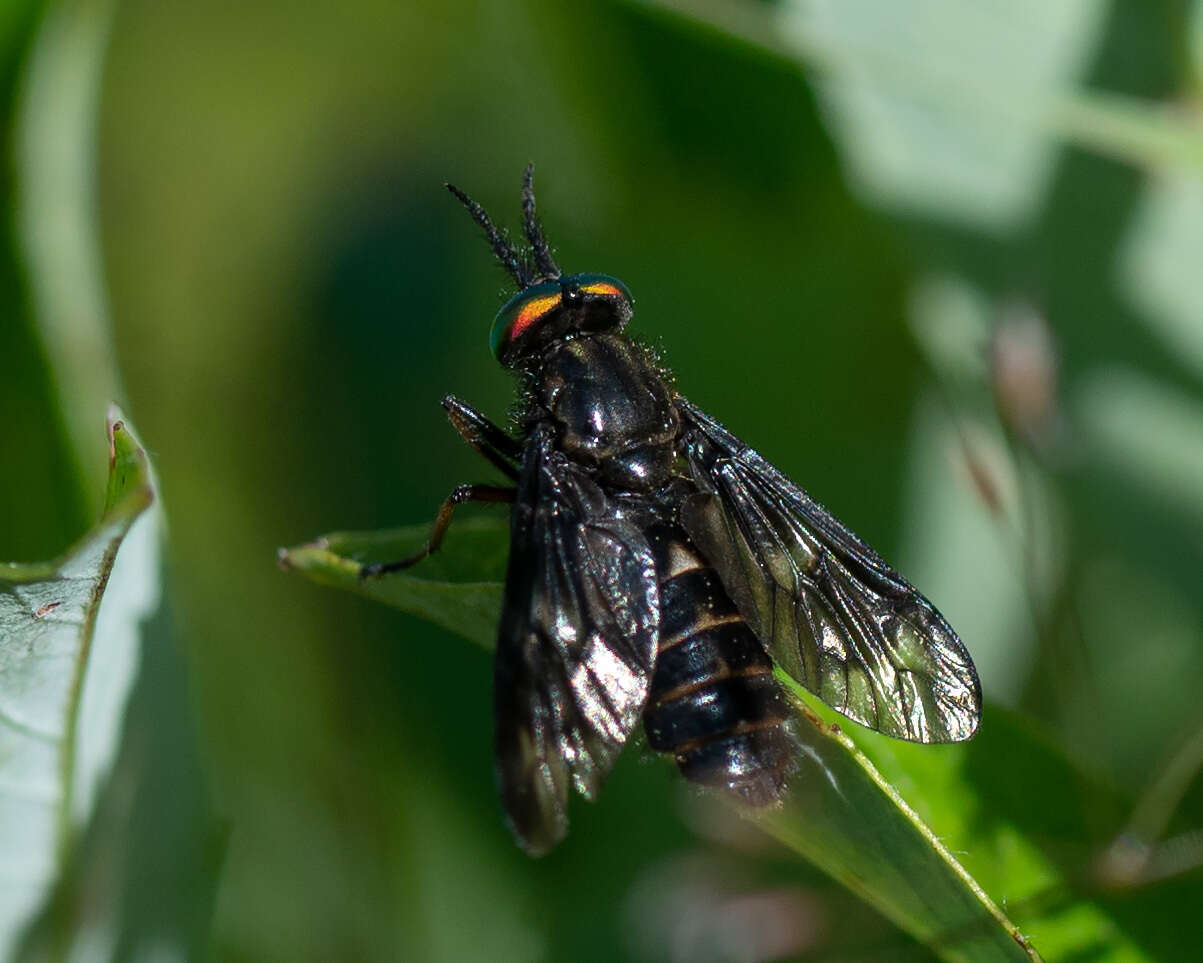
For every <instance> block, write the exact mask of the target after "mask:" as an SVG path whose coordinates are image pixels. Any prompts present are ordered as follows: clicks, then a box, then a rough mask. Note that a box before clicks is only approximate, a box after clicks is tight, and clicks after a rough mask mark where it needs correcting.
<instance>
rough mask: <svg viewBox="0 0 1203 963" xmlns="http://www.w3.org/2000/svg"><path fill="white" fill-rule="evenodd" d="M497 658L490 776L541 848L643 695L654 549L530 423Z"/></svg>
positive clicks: (522, 833)
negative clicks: (494, 762) (571, 795)
mask: <svg viewBox="0 0 1203 963" xmlns="http://www.w3.org/2000/svg"><path fill="white" fill-rule="evenodd" d="M511 526H512V531H511V543H510V559H509V568H508V571H507V574H506V585H505V601H504V604H503V607H502V615H501V626H500V629H499V633H498V638H497V656H496V661H495V663H494V666H495V668H494V705H495V714H496V726H497V733H496V754H497V774H498V780H499V782H500V786H501V795H502V799H503V801H504V803H505V809H506V813H507V816H508V818H509V822H510V826H511V828H512V829H513V831H514V835H515V836H516V837H517V839H518V841H519V842H520V843H521V844H522V846H523V847H524V848H525V849H526V850H528V851H529V852H531V853H534V854H539V853H543V852H546V851H547V850H549V849H550V848H551V847H552V846H554V845H555V844H556V843H557V842H559V840H560V839H562V838H563V836H564V834H565V832H566V831H567V828H568V818H567V806H568V785H569V783H570V782H571V783H572V784H574V785H575V786H576V788H577V790H578V791H579V792H581V793H582V794H583V795H585V796H586V797H588V798H593V796H594V795H595V793H596V792H597V790H598V788H599V787H600V785H601V782H602V780H603V778H604V777H605V775H606V773H608V772H609V770H610V767H611V766H612V765H613V763H614V759H615V757H616V756H617V755H618V752H619V750H620V749H621V748H622V745H623V743H624V742H625V741H626V739H627V736H628V735H630V732H631V730H632V729H633V728H634V726H635V724H636V722H638V720H639V716H640V713H641V712H642V710H643V704H644V702H645V701H646V700H647V691H648V682H649V679H650V676H651V671H652V664H653V662H654V660H655V654H656V645H657V641H658V637H659V618H660V615H659V612H660V605H659V585H658V583H657V581H656V572H655V563H654V561H653V557H652V552H651V549H650V548H649V547H648V544H647V541H646V540H645V539H644V537H643V535H642V533H641V532H640V531H639V530H638V529H637V528H636V527H635V526H634V525H632V524H631V523H630V522H629V521H626V520H624V519H623V518H622V517H621V516H620V514H619V513H618V512H617V511H616V509H615V506H614V505H613V503H612V502H610V501H609V500H608V499H607V498H606V496H605V494H604V493H603V492H602V491H601V489H600V488H598V487H597V485H596V484H594V483H593V481H592V480H591V479H590V478H589V477H588V476H587V475H586V474H584V472H582V471H581V470H580V469H579V468H577V467H576V466H574V465H573V464H572V463H571V462H569V461H567V460H566V459H565V458H564V457H563V455H561V454H560V453H559V452H557V451H555V450H554V448H553V446H552V444H551V437H550V432H549V431H547V430H546V429H542V428H538V429H536V430H535V432H534V434H533V435H532V436H531V438H530V439H529V440H528V442H527V447H526V450H525V453H524V455H523V464H522V474H521V477H520V479H519V485H518V496H517V501H516V503H515V506H514V513H513V520H512V523H511Z"/></svg>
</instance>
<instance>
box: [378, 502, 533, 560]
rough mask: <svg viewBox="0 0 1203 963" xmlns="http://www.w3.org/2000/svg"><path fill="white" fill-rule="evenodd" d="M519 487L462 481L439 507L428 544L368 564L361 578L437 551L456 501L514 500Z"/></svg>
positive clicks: (453, 511)
mask: <svg viewBox="0 0 1203 963" xmlns="http://www.w3.org/2000/svg"><path fill="white" fill-rule="evenodd" d="M517 491H518V490H517V489H516V488H504V487H501V486H499V485H460V486H459V487H458V488H456V489H455V491H453V492H452V493H451V494H450V495H448V496H447V498H446V499H444V501H443V504H442V506H441V507H440V508H439V513H438V515H436V516H435V519H434V527H433V528H431V530H430V537H429V538H428V539H427V540H426V544H425V545H424V546H422V548H421V550H420V551H417V552H415V553H414V554H413V555H410V556H409V557H408V558H402V559H398V560H397V561H395V562H377V563H376V564H374V565H364V566H363V567H362V568H360V570H359V577H360V579H369V578H377V577H378V576H381V575H387V574H389V573H390V572H399V571H401V570H402V569H406V568H409V567H410V566H411V565H416V564H417V563H418V562H420V561H422V559H424V558H425V557H426V556H427V555H432V554H434V553H435V552H437V551H438V550H439V546H440V545H442V544H443V536H444V535H446V534H447V529H448V528H450V527H451V518H452V516H453V515H454V514H455V506H456V505H462V504H463V503H464V502H494V503H496V502H510V503H512V502H513V501H514V497H515V495H516V494H517Z"/></svg>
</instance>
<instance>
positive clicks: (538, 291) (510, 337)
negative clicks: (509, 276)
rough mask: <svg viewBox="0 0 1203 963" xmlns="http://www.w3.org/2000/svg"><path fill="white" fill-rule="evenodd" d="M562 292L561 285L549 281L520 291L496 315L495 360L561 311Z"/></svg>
mask: <svg viewBox="0 0 1203 963" xmlns="http://www.w3.org/2000/svg"><path fill="white" fill-rule="evenodd" d="M561 298H562V290H561V288H560V285H559V283H558V282H554V281H546V282H544V283H543V284H536V285H535V286H534V287H531V288H527V289H526V290H525V291H520V292H519V293H518V294H516V295H515V296H514V297H512V298H511V299H510V300H509V301H508V302H507V303H506V305H505V306H504V307H503V308H502V309H501V310H500V311H498V312H497V317H496V318H495V319H494V321H493V330H492V331H491V332H490V333H489V347H490V348H491V349H492V351H493V355H494V357H496V358H498V359H499V360H500V359H501V357H502V355H503V354H504V353H505V352H506V351H507V350H508V349H509V347H510V345H512V344H513V343H514V342H515V341H517V340H518V339H519V338H521V337H522V336H523V335H524V334H526V333H527V332H528V331H530V330H531V328H533V327H534V326H535V325H536V324H538V322H539V321H540V320H542V319H543V318H545V317H546V316H547V315H548V314H550V313H551V312H553V311H555V310H556V309H558V308H559V307H560V304H561Z"/></svg>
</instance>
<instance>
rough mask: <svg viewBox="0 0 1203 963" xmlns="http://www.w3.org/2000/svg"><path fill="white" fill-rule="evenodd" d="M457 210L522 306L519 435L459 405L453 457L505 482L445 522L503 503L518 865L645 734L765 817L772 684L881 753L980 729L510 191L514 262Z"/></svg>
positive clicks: (857, 580)
mask: <svg viewBox="0 0 1203 963" xmlns="http://www.w3.org/2000/svg"><path fill="white" fill-rule="evenodd" d="M447 186H448V188H449V189H450V191H451V192H452V193H453V194H454V195H455V196H456V197H457V198H458V199H459V200H460V202H461V203H462V204H463V205H464V207H466V208H467V210H468V212H469V213H470V214H471V215H472V218H473V219H474V220H475V221H476V223H477V224H478V225H479V226H480V227H481V228H482V229H483V230H484V232H485V235H486V236H487V237H488V239H489V243H490V245H491V246H492V249H493V253H494V255H495V256H496V257H497V259H498V260H499V261H500V262H501V263H502V265H503V266H504V267H505V269H506V270H507V272H508V273H509V274H510V276H511V277H512V278H513V280H514V282H515V284H516V285H517V287H518V293H517V294H515V295H514V297H513V298H511V299H510V301H509V302H508V303H507V304H505V306H504V307H502V309H501V310H500V312H498V314H497V317H496V319H495V320H494V322H493V328H492V332H491V334H490V342H489V343H490V346H491V348H492V351H493V354H494V356H495V357H496V358H497V360H498V361H499V362H500V363H501V364H502V365H503V366H505V367H506V368H509V369H511V370H512V371H514V372H515V373H516V374H517V376H518V378H519V380H520V383H521V398H522V402H521V404H522V410H521V414H520V416H519V423H518V431H517V435H518V437H514V436H513V435H511V434H510V433H509V432H507V431H505V430H503V429H502V428H500V427H498V426H497V425H495V424H493V423H492V422H491V421H489V420H488V419H487V418H486V417H485V416H484V415H482V414H481V413H480V412H478V411H476V410H475V409H473V408H471V407H470V406H468V405H467V404H465V403H464V402H462V401H460V400H459V399H457V398H454V397H450V396H449V397H447V398H446V399H444V401H443V407H444V408H445V409H446V411H447V414H448V416H449V418H450V420H451V424H452V426H453V427H454V428H455V429H456V431H458V432H459V434H460V435H461V436H462V437H463V439H464V440H465V441H466V442H467V443H468V444H469V445H471V446H472V447H473V448H474V449H476V450H477V451H478V452H480V454H481V455H483V456H484V457H485V458H486V459H487V460H488V461H489V462H491V463H492V464H493V465H494V466H495V467H496V468H498V469H499V470H500V471H501V472H502V473H503V474H504V475H506V476H507V477H508V478H509V480H510V482H511V484H510V485H506V486H497V485H461V486H460V487H458V488H456V489H455V490H454V491H453V492H452V493H451V495H450V496H449V497H448V498H447V499H446V501H444V502H443V505H442V507H441V508H440V510H439V513H438V516H437V518H436V519H435V522H434V526H433V529H432V531H431V534H430V538H429V540H428V542H427V544H426V546H425V547H424V548H423V549H422V550H421V551H420V552H418V553H417V554H415V555H413V556H411V557H410V558H406V559H402V560H400V561H396V562H389V563H385V564H380V565H371V566H365V567H364V569H363V572H362V574H363V576H364V577H373V576H379V575H383V574H386V573H388V572H394V571H398V570H401V569H404V568H408V567H409V566H411V565H414V564H415V563H417V562H419V561H421V560H422V559H423V558H425V557H426V556H427V555H429V554H431V553H432V552H434V551H436V550H437V549H438V548H439V545H440V543H441V542H442V540H443V536H444V535H445V533H446V531H447V528H448V526H449V525H450V524H451V520H452V515H453V513H454V511H455V508H456V506H457V505H460V504H463V503H464V502H468V501H487V502H508V503H510V504H511V505H512V508H511V512H510V526H511V533H510V555H509V563H508V568H507V572H506V581H505V596H504V603H503V606H502V611H501V622H500V626H499V628H498V635H497V652H496V656H495V662H494V687H493V698H494V714H495V721H496V734H495V740H496V741H495V751H496V765H497V777H498V783H499V786H500V791H501V796H502V801H503V803H504V806H505V811H506V816H507V819H508V822H509V824H510V827H511V829H512V830H513V832H514V835H515V837H516V838H517V840H518V842H519V843H520V844H521V845H522V847H523V848H524V849H526V850H527V851H528V852H530V853H532V854H540V853H544V852H546V851H548V850H549V849H551V848H552V847H553V846H554V845H555V844H556V843H558V842H559V841H560V840H561V839H562V838H563V837H564V834H565V833H566V832H567V829H568V816H567V813H568V795H569V789H570V787H574V788H575V789H576V790H577V791H578V792H579V793H581V794H582V795H584V796H586V797H587V798H590V799H592V798H594V797H595V796H596V795H597V793H598V791H599V789H600V787H601V783H602V780H603V779H604V777H605V776H606V774H607V773H608V772H609V770H610V769H611V767H612V766H613V764H614V760H615V758H616V757H617V755H618V753H619V751H620V750H621V749H622V747H623V744H624V743H625V742H626V740H627V739H628V738H629V737H630V735H631V733H632V732H633V731H634V729H635V727H636V725H638V724H639V722H640V720H641V719H642V722H643V727H644V730H645V732H646V733H647V738H648V743H649V744H650V745H651V747H652V748H653V749H655V750H657V751H659V752H663V753H666V754H669V755H671V756H672V757H673V758H674V759H675V761H676V763H677V765H678V767H679V768H680V770H681V772H682V773H683V775H684V776H685V777H686V778H687V779H689V780H691V781H693V782H695V783H698V784H701V785H703V786H707V787H710V788H712V789H714V790H717V791H719V792H723V793H727V794H730V795H733V796H734V797H736V798H738V799H740V800H742V801H743V802H745V803H746V804H748V805H751V806H760V807H762V806H768V805H772V804H773V803H775V802H777V801H779V800H780V799H781V798H782V797H783V795H784V793H785V792H786V788H787V782H788V778H789V776H790V773H791V771H792V769H793V768H794V766H795V763H796V760H797V757H798V748H797V745H796V743H795V741H794V738H793V735H792V733H791V732H790V717H791V712H790V707H789V704H788V701H787V699H786V696H785V693H784V691H783V689H782V687H781V685H780V683H778V681H777V680H776V678H775V677H774V675H773V669H774V667H775V666H779V667H780V668H781V669H783V670H784V671H785V672H786V673H788V674H789V675H790V676H791V677H792V678H793V679H795V680H797V681H798V682H799V683H800V684H801V685H803V686H805V687H806V688H807V689H808V690H810V691H811V692H813V693H814V694H815V695H817V696H818V697H819V698H820V699H822V700H823V701H824V702H826V703H827V704H828V705H829V706H831V707H832V708H833V709H836V710H838V711H839V712H841V713H843V714H844V715H846V716H848V717H849V718H851V719H854V720H856V721H857V722H859V723H861V724H862V725H865V726H868V727H869V728H872V729H876V730H877V731H878V732H882V733H884V734H886V735H888V736H893V737H895V738H898V739H906V740H910V741H912V742H924V743H939V742H958V741H960V740H963V739H968V738H969V737H970V736H972V735H973V733H974V731H975V730H976V729H977V725H978V720H979V718H980V715H981V686H980V683H979V682H978V678H977V673H976V671H975V670H974V667H973V663H972V661H971V659H970V657H969V653H968V652H967V651H966V650H965V647H964V645H963V644H962V643H961V641H960V639H959V638H958V637H957V635H956V633H955V632H953V630H952V629H951V628H950V627H949V625H948V623H947V622H946V621H945V620H944V618H943V617H942V616H941V615H940V613H939V612H937V611H936V609H935V607H934V606H932V604H931V603H930V602H928V601H927V599H926V598H924V597H923V596H922V595H921V594H920V593H919V592H918V591H916V590H915V589H914V588H913V587H912V586H911V585H910V584H909V583H908V582H907V581H906V580H905V579H904V578H903V577H902V576H901V575H899V574H898V573H897V572H895V571H894V570H893V569H892V568H890V567H889V566H888V565H887V564H886V563H885V562H884V561H882V559H881V558H880V556H878V555H877V553H876V552H874V551H873V549H871V548H870V547H869V546H868V545H866V544H865V543H864V542H862V541H861V540H860V539H859V538H858V537H857V536H856V535H854V534H853V533H852V532H851V531H849V530H848V528H847V527H845V526H844V524H843V523H842V522H840V521H839V520H838V519H836V518H835V517H834V516H833V515H831V514H830V513H829V512H828V511H827V510H826V509H824V508H823V507H822V506H821V505H820V504H819V503H818V502H816V501H815V500H814V499H813V498H811V497H810V495H808V494H807V493H806V492H805V491H803V490H802V489H801V488H799V487H798V486H797V485H795V484H794V483H793V482H792V481H790V480H789V479H788V478H787V477H786V476H785V475H783V474H782V473H781V472H780V471H778V470H777V469H776V468H774V467H773V466H772V465H771V464H769V463H768V462H767V461H765V460H764V458H762V457H761V456H760V455H758V454H757V453H756V452H755V451H753V450H752V449H750V448H749V447H748V446H747V445H745V444H744V443H743V442H741V441H740V440H739V439H738V438H736V437H735V436H734V435H732V434H731V433H730V432H729V431H727V430H726V429H725V428H724V427H723V426H722V425H721V424H719V423H718V422H717V421H715V420H714V419H713V418H711V417H710V416H709V415H708V414H706V413H705V412H704V411H702V410H701V409H700V408H698V407H697V406H696V405H694V404H693V403H692V402H690V401H688V400H687V399H686V398H684V397H683V396H682V395H680V394H678V393H677V391H676V389H675V387H674V386H673V382H672V381H671V380H670V378H669V376H668V374H667V372H666V371H665V369H664V368H663V366H662V365H661V364H660V362H659V361H658V359H657V358H656V357H655V356H654V355H653V353H652V352H651V351H650V350H649V349H648V348H646V347H644V346H643V345H642V344H640V343H639V342H637V341H635V340H634V339H632V338H630V337H628V336H627V335H625V334H624V333H623V329H624V328H625V327H626V324H627V322H628V321H630V319H631V315H632V305H633V301H632V298H631V294H630V292H629V291H628V290H627V287H626V285H624V284H623V283H622V282H621V281H619V280H618V279H617V278H614V277H610V276H608V275H605V274H570V275H566V274H564V273H563V272H562V271H561V270H560V268H559V266H558V265H557V264H556V262H555V260H554V259H553V257H552V253H551V249H550V247H549V245H548V243H547V241H546V239H545V238H544V236H543V231H542V228H541V227H540V225H539V221H538V219H537V217H536V214H535V196H534V189H533V184H532V169H531V168H530V167H528V168H527V170H526V176H525V179H524V183H523V190H522V209H523V227H524V233H525V236H526V241H527V244H528V247H527V248H526V249H523V250H519V249H518V248H516V247H515V246H514V245H513V244H512V243H511V242H510V241H509V240H508V238H507V237H506V236H505V235H504V234H503V233H502V232H501V231H499V230H498V229H497V227H495V226H494V224H493V222H492V220H490V218H489V216H488V215H487V214H486V213H485V211H484V209H483V208H481V206H480V205H479V204H477V203H476V202H475V201H473V200H472V199H471V198H469V197H468V196H467V195H465V194H464V193H463V192H462V191H460V190H458V189H457V188H455V187H452V186H451V185H447Z"/></svg>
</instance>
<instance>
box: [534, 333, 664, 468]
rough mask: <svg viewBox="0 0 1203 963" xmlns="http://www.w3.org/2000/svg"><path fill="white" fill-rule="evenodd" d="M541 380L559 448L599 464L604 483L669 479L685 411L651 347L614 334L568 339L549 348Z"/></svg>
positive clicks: (540, 395) (541, 398)
mask: <svg viewBox="0 0 1203 963" xmlns="http://www.w3.org/2000/svg"><path fill="white" fill-rule="evenodd" d="M537 383H538V385H539V387H538V390H537V403H538V405H539V407H541V408H542V409H543V411H545V412H546V413H547V414H548V415H549V416H550V418H551V419H552V420H553V421H554V422H555V423H556V425H557V427H558V429H559V448H560V450H561V451H563V452H564V454H565V455H567V456H568V457H569V458H571V459H572V460H573V461H575V462H578V463H579V464H582V465H585V466H588V467H593V468H596V469H597V471H598V475H597V478H598V481H599V482H600V483H601V484H602V485H603V487H605V488H607V489H609V490H610V491H613V492H624V491H626V492H639V491H643V492H648V491H654V490H656V489H658V488H660V487H662V486H663V485H664V484H665V483H667V482H668V481H669V480H670V478H671V477H672V474H673V468H674V465H675V462H676V439H677V435H678V433H679V431H680V418H679V416H678V414H677V409H676V406H675V404H674V402H673V392H672V389H671V388H670V387H669V385H668V384H667V383H666V382H665V380H664V377H663V375H662V374H661V372H660V370H659V369H658V368H657V366H656V364H655V361H654V359H653V358H652V357H651V355H650V353H649V352H648V351H647V349H645V348H643V347H642V346H641V345H638V344H635V343H634V342H632V341H630V340H628V339H626V338H623V337H617V336H614V335H594V336H590V337H581V338H574V339H572V340H570V341H564V342H561V343H560V344H558V345H556V346H554V347H553V348H551V349H550V350H549V351H548V353H547V354H545V355H544V356H543V359H542V365H541V368H540V370H539V372H538V379H537Z"/></svg>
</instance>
